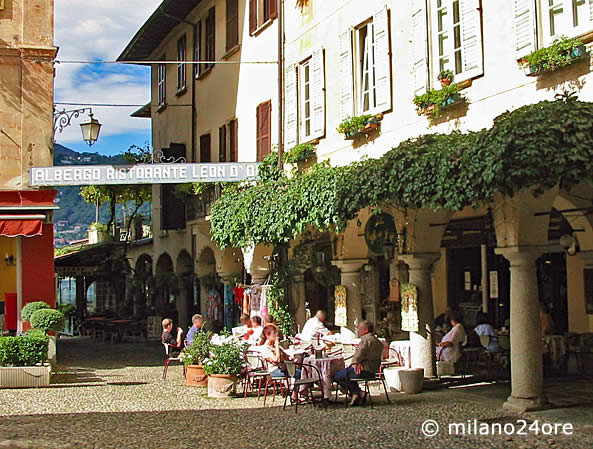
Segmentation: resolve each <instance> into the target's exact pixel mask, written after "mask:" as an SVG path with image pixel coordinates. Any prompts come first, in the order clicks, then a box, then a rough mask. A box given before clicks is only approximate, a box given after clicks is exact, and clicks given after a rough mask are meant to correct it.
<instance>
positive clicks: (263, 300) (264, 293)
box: [259, 285, 270, 321]
mask: <svg viewBox="0 0 593 449" xmlns="http://www.w3.org/2000/svg"><path fill="white" fill-rule="evenodd" d="M269 288H270V286H269V285H262V287H261V294H260V304H259V316H260V317H261V319H262V321H266V318H267V316H268V300H267V297H268V290H269Z"/></svg>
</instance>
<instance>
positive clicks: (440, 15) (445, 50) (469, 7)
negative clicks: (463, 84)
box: [431, 0, 483, 81]
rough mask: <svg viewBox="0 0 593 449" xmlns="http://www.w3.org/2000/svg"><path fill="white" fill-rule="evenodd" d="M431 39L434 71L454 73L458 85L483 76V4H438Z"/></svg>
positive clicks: (440, 0)
mask: <svg viewBox="0 0 593 449" xmlns="http://www.w3.org/2000/svg"><path fill="white" fill-rule="evenodd" d="M434 6H435V7H434V9H433V23H432V29H433V35H432V39H431V45H432V55H433V59H432V62H433V64H434V65H433V67H432V68H433V70H432V71H431V79H433V80H435V81H436V77H437V75H438V73H439V72H440V71H441V70H451V71H452V72H453V74H454V75H455V80H456V81H463V80H465V79H469V78H473V77H475V76H478V75H481V74H482V73H483V68H482V67H483V64H482V29H481V13H480V0H436V2H435V4H434Z"/></svg>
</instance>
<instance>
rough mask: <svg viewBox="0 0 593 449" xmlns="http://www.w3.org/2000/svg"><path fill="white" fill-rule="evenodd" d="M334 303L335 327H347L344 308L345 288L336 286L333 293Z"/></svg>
mask: <svg viewBox="0 0 593 449" xmlns="http://www.w3.org/2000/svg"><path fill="white" fill-rule="evenodd" d="M334 296H335V301H336V311H335V325H336V326H340V327H346V326H348V314H347V308H346V287H344V286H343V285H336V289H335V291H334Z"/></svg>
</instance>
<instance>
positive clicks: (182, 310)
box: [175, 249, 194, 329]
mask: <svg viewBox="0 0 593 449" xmlns="http://www.w3.org/2000/svg"><path fill="white" fill-rule="evenodd" d="M175 269H176V270H175V273H176V275H177V288H178V294H177V297H176V301H175V306H176V309H177V314H178V317H179V324H180V325H181V326H182V327H183V328H184V329H185V328H186V327H187V326H188V323H190V321H191V315H192V313H193V312H194V311H193V306H194V302H193V296H194V295H193V292H194V275H193V273H194V264H193V260H192V257H191V255H190V254H189V252H187V251H186V250H185V249H182V250H181V251H180V252H179V255H178V256H177V260H176V263H175Z"/></svg>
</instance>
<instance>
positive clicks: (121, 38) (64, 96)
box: [55, 0, 161, 142]
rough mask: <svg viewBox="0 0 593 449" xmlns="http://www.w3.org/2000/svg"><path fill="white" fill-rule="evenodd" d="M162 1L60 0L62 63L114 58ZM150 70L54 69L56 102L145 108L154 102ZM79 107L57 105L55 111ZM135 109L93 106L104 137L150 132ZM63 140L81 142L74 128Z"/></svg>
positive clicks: (105, 67)
mask: <svg viewBox="0 0 593 449" xmlns="http://www.w3.org/2000/svg"><path fill="white" fill-rule="evenodd" d="M160 3H161V0H125V1H121V0H102V1H101V2H88V1H84V0H57V1H56V2H55V43H56V45H57V46H58V47H59V48H60V50H59V53H58V60H60V59H61V60H106V61H113V60H115V59H116V58H117V57H118V56H119V55H120V53H121V52H122V51H123V49H124V48H125V47H126V45H127V44H128V42H129V41H130V40H131V39H132V37H133V36H134V35H135V34H136V32H137V31H138V29H139V28H140V27H141V26H142V24H143V23H144V22H145V21H146V20H147V19H148V17H149V16H150V15H151V14H152V13H153V12H154V10H155V9H156V8H157V7H158V5H159V4H160ZM149 75H150V69H149V68H146V67H138V66H123V65H90V64H84V65H78V64H77V65H74V64H61V65H56V78H55V101H56V102H65V101H68V102H73V103H113V104H122V103H125V104H145V103H147V102H148V101H149V99H150V78H149ZM64 107H65V108H67V109H73V108H75V107H68V106H58V107H57V109H63V108H64ZM135 109H137V108H101V107H93V112H94V113H95V116H96V117H97V118H98V119H99V121H100V122H101V123H102V124H103V125H104V126H103V128H102V129H101V134H102V135H117V134H125V133H127V132H134V131H137V130H139V129H144V130H145V129H147V128H150V121H149V120H146V119H134V118H131V117H129V115H130V113H131V112H133V111H134V110H135ZM56 137H57V140H58V141H60V142H76V141H79V140H80V129H79V127H78V126H74V124H73V126H71V127H69V128H67V129H65V130H64V132H63V133H62V134H60V135H58V136H56Z"/></svg>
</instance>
